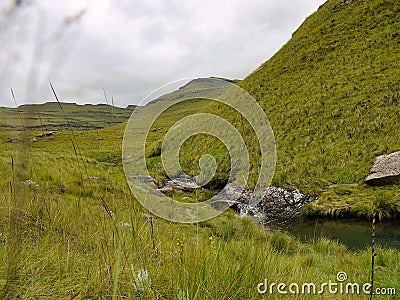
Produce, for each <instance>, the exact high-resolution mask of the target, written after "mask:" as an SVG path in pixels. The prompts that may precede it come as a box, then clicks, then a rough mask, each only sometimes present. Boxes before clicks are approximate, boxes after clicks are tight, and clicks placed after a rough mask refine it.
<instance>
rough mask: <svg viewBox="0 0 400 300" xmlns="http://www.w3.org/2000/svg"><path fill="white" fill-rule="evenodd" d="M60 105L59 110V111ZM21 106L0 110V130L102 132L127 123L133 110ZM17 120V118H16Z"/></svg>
mask: <svg viewBox="0 0 400 300" xmlns="http://www.w3.org/2000/svg"><path fill="white" fill-rule="evenodd" d="M60 104H61V107H62V110H61V108H60ZM60 104H58V102H46V103H43V104H24V105H20V106H19V107H18V108H8V107H0V127H3V128H9V129H21V128H22V125H21V118H22V122H23V123H24V124H23V126H24V127H29V128H45V129H49V130H52V129H62V128H65V127H71V126H72V127H75V128H79V129H96V128H105V127H109V126H112V125H115V124H120V123H123V122H125V121H127V120H128V119H129V117H130V115H131V113H132V111H133V110H134V109H135V107H136V106H134V105H129V106H128V107H127V108H120V107H115V106H114V107H112V106H111V105H108V104H82V105H80V104H76V103H65V102H62V103H60ZM20 116H21V118H20Z"/></svg>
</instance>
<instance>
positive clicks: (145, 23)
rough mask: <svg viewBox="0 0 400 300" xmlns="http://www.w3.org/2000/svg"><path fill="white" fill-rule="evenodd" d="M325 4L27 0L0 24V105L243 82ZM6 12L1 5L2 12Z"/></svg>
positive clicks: (295, 0) (137, 96)
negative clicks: (220, 80) (189, 82)
mask: <svg viewBox="0 0 400 300" xmlns="http://www.w3.org/2000/svg"><path fill="white" fill-rule="evenodd" d="M323 2H324V0H312V1H311V0H271V1H262V0H249V1H236V0H235V1H229V2H228V1H215V0H214V1H212V0H202V1H201V0H193V1H183V0H180V1H178V0H172V1H168V2H167V1H162V0H147V1H139V0H135V1H130V0H121V1H111V0H96V1H89V0H87V1H80V0H72V1H71V0H70V1H63V0H57V1H50V0H37V1H34V0H31V1H30V3H28V4H26V5H25V7H21V8H18V9H15V10H14V11H13V12H12V13H9V14H8V15H7V17H3V18H2V19H0V25H2V26H0V28H3V29H2V30H0V45H2V47H1V49H0V105H7V106H9V105H12V101H11V95H10V92H9V87H10V86H13V88H14V90H15V91H16V95H17V98H18V102H19V103H28V102H29V103H32V102H33V103H35V102H36V103H39V102H44V101H53V97H52V94H51V90H50V88H49V85H48V81H47V78H50V79H51V80H52V82H53V84H54V86H55V88H56V90H57V92H58V94H59V96H60V98H61V100H63V101H77V102H80V103H84V102H87V103H89V102H91V103H98V102H102V101H103V102H104V99H103V91H102V89H103V88H105V89H106V90H107V92H108V93H109V94H110V95H111V94H112V95H114V97H115V100H116V104H118V105H121V106H124V105H128V104H133V103H137V102H139V101H140V100H141V99H142V98H143V97H144V96H146V95H147V94H148V93H149V92H151V91H152V90H153V89H155V88H157V87H159V86H160V85H162V84H165V83H167V82H170V81H174V80H177V79H181V78H188V77H192V76H210V75H215V76H223V77H228V78H243V77H245V76H246V75H247V74H249V73H250V72H251V71H253V70H254V69H255V68H257V67H258V66H259V65H260V64H261V63H262V62H264V61H265V60H266V59H267V58H269V57H270V56H271V55H273V54H274V53H275V52H276V51H277V50H278V49H279V48H280V47H281V46H282V45H283V44H284V43H285V42H286V41H287V40H288V39H289V38H290V36H291V33H292V32H293V31H294V30H295V29H296V28H297V27H298V26H299V25H300V24H301V22H302V21H303V20H304V19H305V17H307V16H308V15H309V14H311V13H312V12H313V11H315V10H316V9H317V8H318V6H319V5H321V4H322V3H323ZM10 7H11V1H10V5H8V6H7V5H5V6H4V7H0V10H3V14H2V15H3V16H5V15H6V12H7V11H8V10H9V8H10Z"/></svg>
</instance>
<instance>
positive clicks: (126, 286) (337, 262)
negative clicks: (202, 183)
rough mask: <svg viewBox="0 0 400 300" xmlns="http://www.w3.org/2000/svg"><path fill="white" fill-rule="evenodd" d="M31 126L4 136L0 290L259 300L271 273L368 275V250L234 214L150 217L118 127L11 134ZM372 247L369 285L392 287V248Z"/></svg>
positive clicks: (56, 295) (283, 276) (24, 294)
mask: <svg viewBox="0 0 400 300" xmlns="http://www.w3.org/2000/svg"><path fill="white" fill-rule="evenodd" d="M35 133H36V132H35V131H33V132H31V131H28V132H25V133H24V132H18V133H17V132H10V131H1V132H0V140H1V144H0V145H1V146H0V147H1V156H0V159H1V164H2V166H3V167H2V168H1V169H0V170H1V182H0V187H1V194H0V195H1V198H0V199H1V200H0V201H1V204H0V206H1V207H2V210H1V211H0V214H1V216H0V232H1V239H0V261H1V263H0V289H1V291H2V292H3V298H9V299H15V298H18V299H42V298H44V299H72V298H74V299H109V298H114V299H124V298H127V299H135V298H136V299H260V298H261V296H260V295H259V294H258V292H257V284H258V283H260V282H263V281H264V278H266V277H267V278H268V280H269V281H270V282H281V281H282V282H286V283H291V282H297V283H300V284H301V283H303V282H313V281H315V282H316V283H321V282H325V281H329V280H335V276H336V273H338V272H340V271H344V272H346V273H347V274H348V275H349V279H351V281H352V282H360V283H364V282H368V281H369V277H370V259H371V258H370V249H366V250H362V251H349V250H347V249H346V248H345V247H344V246H342V245H340V244H338V243H337V242H334V241H330V240H327V239H322V240H315V241H314V242H313V243H312V244H302V243H300V242H299V241H297V240H296V239H293V238H291V237H289V236H287V235H284V234H280V233H271V232H266V231H263V230H262V229H259V228H258V227H257V226H256V225H254V223H253V221H252V220H251V219H248V218H240V217H238V216H237V215H236V214H234V213H233V212H231V211H228V212H226V213H224V214H223V215H222V216H220V217H218V218H216V219H213V220H211V221H208V222H204V223H200V224H195V225H183V224H174V223H169V222H166V221H164V220H161V219H158V218H155V219H154V220H153V219H151V218H149V216H148V214H147V212H146V211H145V210H144V209H143V208H142V207H141V206H140V205H139V204H138V203H137V202H136V200H135V199H133V197H132V196H131V193H130V191H129V188H128V186H127V184H126V181H125V178H124V174H123V170H122V166H121V161H120V159H119V157H120V147H121V137H122V135H123V126H118V127H112V128H108V129H102V130H89V131H88V130H85V131H73V134H72V133H71V132H70V131H58V132H57V133H56V134H55V135H54V136H53V139H52V140H45V139H41V140H39V141H38V142H36V143H31V142H27V143H26V144H23V143H19V144H11V143H9V142H8V138H9V136H10V135H15V134H18V135H19V137H20V138H21V139H23V138H24V136H25V137H26V138H27V139H29V138H30V137H31V136H32V135H33V134H35ZM98 136H104V137H106V139H105V140H98ZM27 180H31V181H30V182H29V181H27ZM377 252H378V256H377V258H376V259H377V266H376V274H375V275H376V281H375V284H376V286H379V287H394V288H396V289H397V290H399V289H400V285H399V282H398V280H397V278H399V276H400V268H399V266H400V255H399V253H398V251H396V250H390V249H385V250H383V249H378V250H377ZM141 269H143V270H146V271H147V273H148V276H149V278H150V280H147V281H146V280H144V279H143V280H141V279H140V278H143V276H144V275H143V274H145V272H144V271H141V272H142V277H138V272H139V270H141ZM144 277H145V276H144ZM138 278H139V279H138ZM135 280H136V281H135ZM150 281H151V283H150ZM135 282H136V284H135ZM271 298H272V299H275V298H276V299H279V295H273V296H272V297H271ZM294 298H295V299H296V297H294ZM334 298H335V299H347V298H348V297H347V296H346V295H335V296H334ZM268 299H270V298H268ZM297 299H315V296H314V295H308V296H307V295H299V296H298V297H297ZM385 299H386V298H385ZM387 299H395V297H392V298H391V297H389V296H388V297H387Z"/></svg>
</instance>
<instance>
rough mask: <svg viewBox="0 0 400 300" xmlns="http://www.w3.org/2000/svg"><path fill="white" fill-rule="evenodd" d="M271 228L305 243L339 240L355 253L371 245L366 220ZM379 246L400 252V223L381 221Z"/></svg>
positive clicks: (295, 223) (316, 221) (314, 221)
mask: <svg viewBox="0 0 400 300" xmlns="http://www.w3.org/2000/svg"><path fill="white" fill-rule="evenodd" d="M270 225H272V226H271V228H273V229H275V230H279V231H284V232H287V233H289V234H290V235H292V236H295V237H297V238H298V239H300V240H301V241H303V242H312V241H313V240H314V239H315V238H320V237H326V238H329V239H331V240H337V241H339V242H340V243H342V244H344V245H345V246H347V247H348V248H349V249H352V250H357V249H365V248H367V247H369V246H371V222H369V221H365V220H359V219H341V220H330V219H306V220H299V221H293V222H292V223H285V224H282V223H280V224H279V223H278V224H270ZM375 243H376V244H377V245H379V246H381V247H384V248H395V249H400V221H385V222H377V223H376V229H375Z"/></svg>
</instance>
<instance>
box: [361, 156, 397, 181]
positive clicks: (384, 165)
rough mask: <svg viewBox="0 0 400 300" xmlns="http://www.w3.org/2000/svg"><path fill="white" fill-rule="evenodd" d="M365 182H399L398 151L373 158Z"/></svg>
mask: <svg viewBox="0 0 400 300" xmlns="http://www.w3.org/2000/svg"><path fill="white" fill-rule="evenodd" d="M365 183H367V184H369V185H387V184H400V151H397V152H393V153H391V154H388V155H381V156H378V157H377V158H375V163H374V165H373V166H372V169H371V171H370V172H369V175H368V176H367V178H365Z"/></svg>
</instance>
